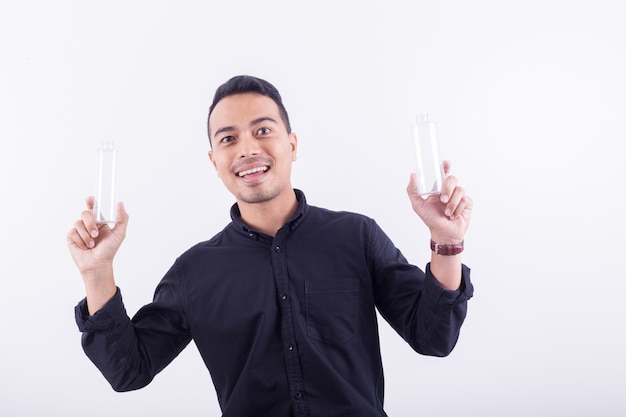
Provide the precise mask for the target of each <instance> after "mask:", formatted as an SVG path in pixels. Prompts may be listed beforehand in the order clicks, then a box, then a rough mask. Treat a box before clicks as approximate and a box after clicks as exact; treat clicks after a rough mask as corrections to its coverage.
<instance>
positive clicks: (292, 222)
mask: <svg viewBox="0 0 626 417" xmlns="http://www.w3.org/2000/svg"><path fill="white" fill-rule="evenodd" d="M293 191H294V193H295V194H296V200H297V201H298V208H297V209H296V211H295V213H294V214H293V216H292V217H291V219H289V221H287V223H285V225H283V227H281V229H282V228H285V227H289V230H293V229H295V228H296V227H298V225H299V223H300V221H302V218H303V217H304V215H305V214H306V212H307V211H308V208H309V205H308V204H307V202H306V197H305V196H304V193H303V192H302V191H300V190H298V189H295V188H294V190H293ZM230 218H231V219H232V221H233V225H234V226H235V230H237V231H238V232H240V233H242V234H244V235H245V236H247V237H249V238H254V239H258V237H259V236H261V235H263V233H261V232H259V231H257V230H254V229H252V228H251V227H250V226H248V225H247V224H246V223H245V222H244V221H243V219H242V218H241V212H240V211H239V206H238V205H237V203H235V204H233V205H232V207H231V208H230Z"/></svg>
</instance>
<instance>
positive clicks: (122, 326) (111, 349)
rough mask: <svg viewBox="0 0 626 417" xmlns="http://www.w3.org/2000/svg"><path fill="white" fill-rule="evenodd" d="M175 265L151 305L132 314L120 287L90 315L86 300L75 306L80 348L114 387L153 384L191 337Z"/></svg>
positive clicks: (164, 279)
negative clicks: (127, 307)
mask: <svg viewBox="0 0 626 417" xmlns="http://www.w3.org/2000/svg"><path fill="white" fill-rule="evenodd" d="M179 281H180V280H179V279H178V277H177V274H176V271H175V268H174V267H173V268H172V269H171V270H170V271H169V272H168V274H167V275H166V276H165V277H164V278H163V280H162V281H161V283H160V284H159V285H158V287H157V289H156V291H155V296H154V300H153V302H152V303H150V304H148V305H146V306H144V307H142V308H141V309H140V310H139V311H138V312H137V314H136V315H135V316H134V317H133V318H132V320H131V319H130V318H129V316H128V315H127V313H126V309H125V307H124V303H123V300H122V295H121V291H120V289H119V288H118V289H117V292H116V294H115V295H114V296H113V298H112V299H111V300H109V302H108V303H107V304H106V305H105V306H104V307H103V308H102V309H100V310H99V311H97V312H96V313H95V314H94V315H93V316H89V313H88V311H87V303H86V300H85V299H83V300H82V301H81V302H80V303H79V304H78V305H77V306H76V308H75V316H76V323H77V325H78V329H79V330H80V331H81V332H82V346H83V350H84V351H85V353H86V355H87V356H88V357H89V359H90V360H91V361H92V362H93V363H94V364H95V365H96V366H97V367H98V369H99V370H100V372H102V374H103V375H104V377H105V378H106V379H107V381H108V382H109V383H110V384H111V386H112V387H113V389H114V390H115V391H130V390H134V389H138V388H142V387H144V386H146V385H147V384H149V383H150V382H151V381H152V379H153V378H154V376H155V375H156V374H157V373H159V372H160V371H161V370H162V369H163V368H165V366H167V365H168V364H169V363H170V362H171V361H172V360H173V359H174V358H175V357H176V356H178V354H179V353H180V352H181V351H182V350H183V349H184V347H185V346H187V344H189V342H190V340H191V336H190V332H189V329H188V328H187V323H186V320H185V317H184V314H183V309H182V307H181V305H180V300H179V298H180V296H179V295H178V286H179V285H180V284H179Z"/></svg>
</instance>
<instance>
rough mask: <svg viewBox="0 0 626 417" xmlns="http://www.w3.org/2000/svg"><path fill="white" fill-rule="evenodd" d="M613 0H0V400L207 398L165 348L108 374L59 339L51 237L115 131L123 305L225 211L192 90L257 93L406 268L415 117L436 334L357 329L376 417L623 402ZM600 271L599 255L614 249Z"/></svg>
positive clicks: (69, 273)
mask: <svg viewBox="0 0 626 417" xmlns="http://www.w3.org/2000/svg"><path fill="white" fill-rule="evenodd" d="M622 8H623V6H621V2H620V1H618V0H615V1H597V0H596V1H576V0H573V1H565V0H562V1H552V0H541V1H536V0H526V1H518V2H513V1H511V2H504V1H496V0H491V1H489V0H477V1H471V2H470V1H462V0H453V1H434V0H428V1H403V2H399V1H385V2H382V1H332V2H326V1H316V2H303V3H302V4H298V3H296V2H287V1H284V2H275V1H249V2H236V1H221V2H218V1H196V2H192V1H186V2H185V1H180V2H174V1H108V2H95V1H78V0H77V1H49V2H48V1H8V2H7V1H4V2H3V3H2V5H0V47H1V49H0V75H1V78H0V138H1V140H2V147H1V149H0V181H1V187H0V192H1V193H2V200H1V201H2V203H1V205H0V216H1V217H0V218H1V219H2V232H1V233H0V246H1V247H0V249H1V251H0V253H1V255H0V256H1V257H2V258H1V262H0V280H1V281H0V282H1V287H0V288H1V292H0V294H1V299H0V326H1V327H0V329H1V332H2V342H1V344H0V349H1V355H0V415H1V416H84V415H91V416H110V415H120V416H130V415H151V416H172V415H181V416H182V415H186V416H218V415H220V413H219V408H218V406H217V402H216V399H215V393H214V390H213V386H212V383H211V380H210V377H209V375H208V372H207V371H206V369H205V368H204V366H203V363H202V361H201V359H200V356H199V354H198V352H197V350H196V348H195V346H193V345H190V346H189V347H188V348H187V349H186V350H185V351H184V352H183V354H182V355H181V356H180V357H179V358H178V359H177V360H176V361H174V363H172V365H170V367H168V368H167V369H166V370H165V371H163V372H162V373H161V374H160V375H159V376H157V378H156V379H155V381H154V382H153V383H152V384H151V385H150V386H148V387H147V388H145V389H143V390H140V391H137V392H131V393H124V394H117V393H114V392H113V391H112V390H111V389H110V387H109V386H108V385H107V383H106V381H105V380H104V378H102V377H101V375H100V374H99V372H98V371H97V370H96V369H95V367H94V366H93V365H92V364H91V363H90V362H89V360H88V359H87V358H86V357H85V356H84V354H83V353H82V350H81V347H80V334H79V332H78V330H77V329H76V326H75V323H74V318H73V307H74V305H75V304H76V302H78V300H79V299H80V298H82V297H83V287H82V282H81V279H80V277H79V275H78V272H77V270H76V268H75V266H74V265H73V263H72V261H71V259H70V256H69V253H68V251H67V248H66V244H65V235H66V232H67V231H68V230H69V228H70V227H71V225H72V224H73V222H74V220H75V219H76V218H77V216H78V215H79V213H80V211H81V210H83V204H84V203H83V200H84V197H86V196H87V195H89V194H92V193H93V192H94V183H95V172H94V171H95V152H96V149H97V148H98V146H99V144H100V143H101V142H102V141H104V140H113V141H115V142H116V144H117V146H118V148H119V149H120V177H121V182H120V196H121V198H122V199H123V200H124V201H125V203H126V207H127V209H128V211H129V213H130V215H131V220H130V225H129V230H128V237H127V240H126V241H125V243H124V245H123V247H122V249H121V250H120V252H119V254H118V257H117V259H116V264H115V268H116V275H117V279H118V284H119V285H120V286H121V287H122V289H123V294H124V298H125V302H126V305H127V308H128V310H129V312H130V313H134V312H135V311H136V310H137V309H138V308H139V307H140V306H141V305H143V304H145V303H147V302H149V301H150V299H151V296H152V291H153V290H154V287H155V285H156V283H157V282H158V280H159V279H160V278H161V276H162V275H163V274H164V273H165V271H166V270H167V269H168V268H169V266H170V265H171V263H172V262H173V261H174V259H175V257H176V256H178V255H179V254H180V253H181V252H182V251H184V250H185V249H187V248H188V247H190V246H191V245H193V244H195V243H196V242H199V241H202V240H205V239H208V238H210V237H211V236H212V235H213V234H215V233H217V232H218V231H219V230H221V229H222V227H223V226H224V225H225V224H226V223H227V222H228V221H229V217H228V209H229V207H230V205H231V204H232V203H233V197H232V196H231V195H230V194H229V193H228V192H227V191H226V190H225V189H224V187H223V186H222V184H221V182H220V181H219V180H218V179H217V177H216V176H215V173H214V171H213V168H212V167H211V166H210V165H209V161H208V159H207V157H206V153H207V151H208V149H209V146H208V141H207V138H206V134H205V121H206V114H207V109H208V105H209V104H210V101H211V98H212V96H213V93H214V90H215V88H216V87H217V86H218V85H219V84H221V83H222V82H224V81H226V80H227V79H228V78H230V77H231V76H233V75H237V74H252V75H256V76H260V77H262V78H266V79H268V80H269V81H270V82H272V83H274V84H275V85H276V86H277V87H278V89H279V90H280V91H281V93H282V95H283V98H284V101H285V104H286V106H287V109H288V111H289V112H290V116H291V118H292V126H293V129H294V131H295V132H297V134H298V137H299V144H300V148H299V158H298V161H297V162H296V163H295V165H294V186H296V187H298V188H301V189H302V190H304V191H305V193H306V194H307V198H308V200H309V202H310V203H311V204H314V205H318V206H324V207H328V208H331V209H342V210H352V211H357V212H361V213H364V214H366V215H369V216H371V217H374V218H375V219H376V220H377V221H378V222H379V223H380V224H381V226H382V227H383V229H384V230H385V231H386V232H387V233H388V234H389V235H390V236H391V238H392V239H393V240H394V241H395V243H396V245H397V246H398V247H399V248H400V249H401V250H402V251H403V253H404V254H405V255H406V256H407V257H408V258H409V259H410V260H411V261H412V262H414V263H416V264H418V265H420V266H423V265H424V264H425V263H426V261H427V260H428V258H429V249H428V233H427V230H426V229H425V228H424V226H423V225H421V223H420V222H419V220H418V219H417V217H416V216H415V215H414V214H413V213H412V211H411V209H410V205H409V203H408V199H407V197H406V194H405V187H406V184H407V182H408V177H409V173H410V171H411V170H412V169H413V167H414V164H413V157H412V152H413V149H412V143H411V131H410V124H411V122H412V121H413V117H414V115H415V114H416V113H418V112H428V113H429V114H430V115H431V118H433V119H435V120H436V121H437V122H438V124H439V133H440V137H441V140H442V143H443V145H442V147H443V153H444V156H446V157H447V158H449V159H451V160H452V161H453V170H454V173H455V174H456V175H457V176H458V177H459V180H460V182H461V183H462V184H463V185H464V186H465V187H466V189H467V191H468V194H469V195H471V196H472V197H473V199H474V201H475V210H474V217H473V222H472V225H471V228H470V231H469V233H468V235H467V237H466V245H467V249H466V252H465V254H464V261H465V262H466V263H467V264H468V265H469V266H470V267H471V268H472V271H473V280H474V284H475V287H476V293H475V297H474V299H472V301H471V304H470V308H469V315H468V318H467V321H466V324H465V326H464V328H463V330H462V334H461V339H460V341H459V343H458V345H457V347H456V350H455V351H454V352H453V353H452V355H451V356H450V357H448V358H445V359H437V358H428V357H422V356H419V355H417V354H415V353H414V352H412V351H411V349H410V348H409V347H408V345H406V344H405V343H404V342H403V341H402V340H401V339H400V338H399V337H398V336H397V335H396V334H394V333H393V332H392V331H391V330H390V329H389V327H388V326H387V325H386V323H383V324H381V338H382V349H383V360H384V364H385V373H386V410H387V412H388V414H389V415H390V416H413V415H423V416H442V417H443V416H445V417H454V416H529V415H532V416H570V417H571V416H596V417H597V416H617V415H625V413H626V405H625V404H624V394H625V388H624V387H625V386H626V380H625V377H624V372H625V371H626V363H625V362H626V361H625V359H624V351H626V346H625V345H626V343H625V341H624V337H623V333H624V316H625V314H624V313H625V312H626V311H625V307H624V304H623V303H624V301H623V300H624V291H625V290H626V284H625V283H624V281H625V278H626V277H625V276H624V272H623V268H622V264H623V262H622V259H623V257H624V253H625V250H626V247H625V244H624V232H625V231H626V230H625V227H624V220H623V219H624V213H623V211H624V199H623V197H622V194H623V193H624V174H623V170H622V167H621V165H620V163H621V162H622V161H623V159H624V158H623V155H624V151H623V146H622V147H618V142H621V141H623V139H624V133H625V132H624V126H625V124H624V122H623V120H624V114H625V110H626V105H625V97H626V83H625V81H624V80H625V74H626V54H625V51H626V48H625V46H626V41H625V40H626V26H624V24H623V16H624V12H623V10H622ZM618 266H619V267H618Z"/></svg>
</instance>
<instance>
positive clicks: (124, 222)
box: [113, 201, 128, 239]
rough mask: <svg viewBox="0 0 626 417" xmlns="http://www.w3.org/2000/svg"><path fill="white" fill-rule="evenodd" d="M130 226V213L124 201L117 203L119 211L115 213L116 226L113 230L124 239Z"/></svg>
mask: <svg viewBox="0 0 626 417" xmlns="http://www.w3.org/2000/svg"><path fill="white" fill-rule="evenodd" d="M127 226H128V213H127V212H126V208H125V207H124V203H123V202H121V201H120V202H119V203H117V212H116V214H115V226H113V230H114V232H115V234H116V235H118V236H119V237H121V238H122V239H123V238H124V236H126V227H127Z"/></svg>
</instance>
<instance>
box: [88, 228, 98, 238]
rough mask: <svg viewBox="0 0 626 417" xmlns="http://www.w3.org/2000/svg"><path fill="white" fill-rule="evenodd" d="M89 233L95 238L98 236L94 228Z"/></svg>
mask: <svg viewBox="0 0 626 417" xmlns="http://www.w3.org/2000/svg"><path fill="white" fill-rule="evenodd" d="M90 235H91V237H93V238H96V237H98V231H97V230H95V229H94V230H92V231H91V233H90Z"/></svg>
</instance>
